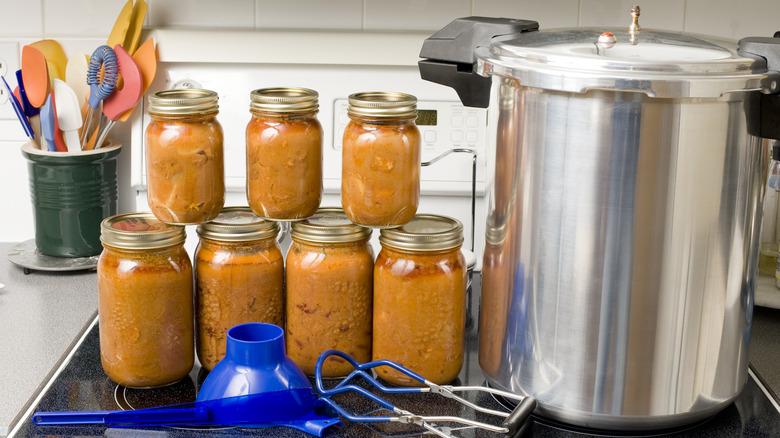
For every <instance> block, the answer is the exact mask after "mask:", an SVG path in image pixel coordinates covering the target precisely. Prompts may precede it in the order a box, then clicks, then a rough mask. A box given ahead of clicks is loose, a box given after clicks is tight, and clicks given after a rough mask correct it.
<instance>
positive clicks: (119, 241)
mask: <svg viewBox="0 0 780 438" xmlns="http://www.w3.org/2000/svg"><path fill="white" fill-rule="evenodd" d="M186 237H187V236H186V231H185V228H184V227H183V226H180V225H171V224H166V223H165V222H161V221H160V220H159V219H157V218H156V217H154V215H153V214H151V213H127V214H119V215H116V216H111V217H109V218H106V219H104V220H103V222H101V223H100V241H101V242H103V243H104V244H105V245H109V246H113V247H116V248H122V249H156V248H165V247H168V246H173V245H177V244H179V243H182V242H184V240H185V239H186Z"/></svg>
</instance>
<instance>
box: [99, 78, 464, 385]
mask: <svg viewBox="0 0 780 438" xmlns="http://www.w3.org/2000/svg"><path fill="white" fill-rule="evenodd" d="M318 98H319V96H318V94H317V92H316V91H313V90H309V89H306V88H265V89H258V90H254V91H252V92H251V93H250V114H251V117H250V120H249V123H248V124H247V127H246V133H245V134H246V159H247V160H246V161H247V172H246V178H247V179H246V194H247V203H248V206H246V207H228V208H224V202H225V185H224V164H223V134H222V128H221V126H220V124H219V122H218V121H217V119H216V116H217V113H218V105H217V94H216V93H215V92H213V91H208V90H192V89H190V90H169V91H163V92H159V93H156V94H155V95H153V96H150V99H149V101H150V105H149V112H150V114H151V116H152V121H151V123H150V124H149V126H148V127H147V130H146V135H145V146H146V162H147V172H148V174H147V186H148V201H149V207H150V209H151V214H149V213H134V214H126V215H118V216H115V217H112V218H109V219H106V220H105V221H104V222H103V224H102V237H101V239H102V242H103V244H104V251H103V254H101V257H100V261H99V264H98V278H99V293H100V340H101V359H102V362H103V367H104V369H105V370H106V373H107V374H108V376H109V377H110V378H111V379H112V380H114V381H116V382H117V383H120V384H122V385H124V386H129V387H156V386H163V385H168V384H171V383H174V382H176V381H177V380H179V379H181V378H183V377H184V376H186V375H187V374H188V373H189V371H190V370H191V368H192V366H193V364H194V360H195V357H196V356H197V358H198V360H199V362H200V364H201V366H202V367H203V368H204V369H206V370H211V369H212V368H213V367H214V366H215V365H216V364H217V363H218V362H219V361H220V360H221V359H222V358H223V357H224V355H225V346H226V333H227V330H228V329H229V328H230V327H232V326H234V325H238V324H242V323H247V322H266V323H272V324H277V325H279V326H281V327H284V328H285V329H286V333H285V334H286V348H287V353H288V355H289V356H290V357H291V358H292V359H293V360H294V361H295V362H296V363H297V364H298V365H299V366H300V367H301V368H302V369H303V371H304V372H306V373H307V374H313V373H314V365H315V363H316V361H317V359H318V357H319V356H320V354H321V353H322V352H323V351H325V350H328V349H338V350H341V351H344V352H346V353H348V354H349V355H351V356H353V357H354V358H356V359H357V360H358V361H360V362H366V361H369V360H372V359H390V360H393V361H396V362H398V363H400V364H402V365H404V366H406V367H408V368H410V369H412V370H413V371H415V372H417V373H418V374H421V375H423V376H424V377H426V378H427V379H428V380H430V381H432V382H434V383H439V384H443V383H447V382H450V381H451V380H453V379H454V378H455V377H456V376H457V374H458V372H459V371H460V368H461V366H462V362H463V343H464V326H465V306H466V298H465V292H466V272H465V271H466V269H465V266H464V265H465V262H464V259H463V256H462V255H461V253H460V246H461V244H462V242H463V233H462V226H461V224H460V223H459V222H458V221H456V220H454V219H451V218H447V217H444V216H437V215H425V214H417V209H418V204H419V194H420V134H419V131H418V130H417V127H416V125H415V123H414V121H415V118H416V116H417V109H416V98H414V97H413V96H410V95H408V94H402V93H386V92H371V93H356V94H353V95H352V96H350V97H349V110H348V114H349V117H350V119H351V121H350V123H349V125H348V126H347V128H346V130H345V132H344V138H343V156H342V158H343V160H342V161H343V164H342V190H341V198H342V208H339V207H330V208H328V207H321V206H320V203H321V200H322V192H323V188H322V147H323V145H322V142H323V131H322V127H321V125H320V123H319V122H318V120H317V118H316V115H317V112H318V108H319V104H318ZM279 221H286V222H289V223H290V226H289V227H288V229H289V230H290V238H291V239H292V243H291V246H290V249H289V251H288V253H287V255H286V261H285V259H284V258H283V256H282V252H281V249H280V245H279V241H280V240H281V239H283V238H284V234H285V233H283V232H282V231H281V230H284V229H285V227H287V226H286V225H284V222H282V223H280V222H279ZM185 225H197V234H198V236H199V238H200V239H199V243H198V246H197V249H196V251H195V254H194V257H193V261H192V262H191V259H190V258H189V256H188V255H187V253H186V251H185V250H184V246H183V245H184V240H185V228H184V226H185ZM372 228H378V229H379V233H380V237H379V242H380V244H381V251H380V252H379V254H378V256H377V257H376V259H375V257H374V253H373V250H372V246H371V245H370V243H369V240H370V238H371V234H372ZM193 267H194V269H193ZM431 314H434V315H435V317H433V318H431V317H428V315H431ZM349 372H351V369H350V367H349V366H348V365H347V364H345V363H343V362H340V361H338V360H337V359H336V358H331V360H329V361H328V362H326V363H325V364H324V369H323V375H324V376H326V377H333V378H337V377H342V376H345V375H347V374H348V373H349ZM378 372H379V375H380V377H381V378H383V379H385V380H386V381H388V382H390V383H394V384H399V385H413V384H415V383H416V382H412V381H409V380H407V379H405V378H404V376H403V375H401V374H398V373H395V372H394V371H393V370H390V369H387V370H385V369H381V368H380V369H379V371H378Z"/></svg>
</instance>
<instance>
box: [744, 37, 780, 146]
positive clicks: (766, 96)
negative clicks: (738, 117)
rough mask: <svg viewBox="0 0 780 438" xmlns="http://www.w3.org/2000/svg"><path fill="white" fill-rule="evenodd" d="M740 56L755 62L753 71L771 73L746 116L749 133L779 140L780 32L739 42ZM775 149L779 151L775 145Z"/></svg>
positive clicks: (776, 144)
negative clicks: (758, 70)
mask: <svg viewBox="0 0 780 438" xmlns="http://www.w3.org/2000/svg"><path fill="white" fill-rule="evenodd" d="M738 52H739V54H740V55H742V56H745V57H748V58H754V59H756V61H757V65H756V68H758V69H760V68H761V67H762V65H763V67H764V71H766V72H772V73H773V74H770V75H769V79H768V81H767V88H766V89H765V90H762V93H761V95H760V98H759V99H757V102H756V103H755V105H753V108H751V112H750V113H749V114H748V132H749V133H750V134H751V135H755V136H756V137H761V138H771V139H773V140H780V31H778V32H775V34H774V36H773V37H771V38H770V37H747V38H743V39H741V40H739V49H738ZM773 147H774V148H778V147H780V144H779V143H778V142H777V141H775V142H774V146H773Z"/></svg>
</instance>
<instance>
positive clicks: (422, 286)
mask: <svg viewBox="0 0 780 438" xmlns="http://www.w3.org/2000/svg"><path fill="white" fill-rule="evenodd" d="M379 242H380V243H381V245H382V250H381V251H380V252H379V255H378V256H377V259H376V264H375V267H374V334H373V353H372V354H373V359H374V360H378V359H389V360H391V361H394V362H397V363H399V364H401V365H403V366H405V367H407V368H409V369H410V370H412V371H414V372H416V373H418V374H420V375H421V376H423V377H425V378H426V379H427V380H429V381H431V382H433V383H436V384H445V383H449V382H451V381H452V380H454V379H455V378H456V377H457V376H458V373H459V372H460V369H461V366H462V365H463V354H464V353H463V349H464V342H465V324H466V262H465V259H464V257H463V254H461V252H460V247H461V244H462V243H463V226H462V225H461V223H460V222H459V221H457V220H455V219H452V218H448V217H444V216H436V215H427V214H424V215H416V216H415V217H414V218H412V220H411V221H409V222H408V223H407V224H405V225H403V226H401V227H398V228H392V229H383V230H382V231H381V234H380V237H379ZM376 371H377V375H378V376H379V377H381V378H382V379H384V380H385V381H387V382H390V383H393V384H396V385H401V386H416V385H418V384H419V383H418V382H417V381H415V380H412V379H411V378H409V377H408V376H406V375H404V374H401V373H399V372H397V371H395V370H393V369H391V368H389V367H379V368H377V369H376Z"/></svg>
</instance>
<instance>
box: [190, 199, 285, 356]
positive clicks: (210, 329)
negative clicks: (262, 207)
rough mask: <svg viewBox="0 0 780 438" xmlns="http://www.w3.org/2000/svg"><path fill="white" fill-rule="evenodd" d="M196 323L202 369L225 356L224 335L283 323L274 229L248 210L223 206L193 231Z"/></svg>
mask: <svg viewBox="0 0 780 438" xmlns="http://www.w3.org/2000/svg"><path fill="white" fill-rule="evenodd" d="M197 232H198V236H200V242H199V243H198V247H197V249H196V250H195V304H196V306H195V307H196V311H195V321H196V333H197V336H196V338H197V341H196V346H197V353H198V359H199V360H200V363H201V366H202V367H203V368H205V369H206V370H209V371H210V370H211V369H212V368H214V366H215V365H216V364H217V363H218V362H219V361H220V360H222V358H223V357H225V348H226V345H227V331H228V330H229V329H230V328H231V327H233V326H236V325H239V324H245V323H250V322H263V323H268V324H276V325H278V326H282V327H283V324H284V259H283V258H282V252H281V250H280V248H279V244H278V243H277V241H276V238H277V236H278V235H279V224H277V223H276V222H271V221H266V220H263V219H261V218H259V217H257V216H255V215H254V214H253V213H252V211H251V210H250V209H249V208H248V207H227V208H225V209H223V210H222V213H220V214H219V216H217V217H216V219H214V220H213V221H211V222H207V223H205V224H201V225H199V226H198V229H197Z"/></svg>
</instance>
